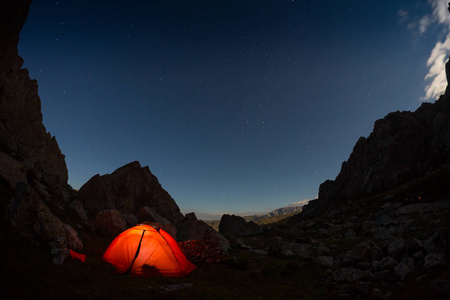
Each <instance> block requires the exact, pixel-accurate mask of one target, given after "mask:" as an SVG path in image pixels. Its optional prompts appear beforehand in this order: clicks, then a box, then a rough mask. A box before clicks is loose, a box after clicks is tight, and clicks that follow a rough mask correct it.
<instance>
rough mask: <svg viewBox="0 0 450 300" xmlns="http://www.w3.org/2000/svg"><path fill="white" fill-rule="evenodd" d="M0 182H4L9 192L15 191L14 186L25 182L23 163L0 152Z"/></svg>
mask: <svg viewBox="0 0 450 300" xmlns="http://www.w3.org/2000/svg"><path fill="white" fill-rule="evenodd" d="M0 181H4V182H6V184H7V185H8V187H9V189H10V190H11V191H15V190H16V184H18V183H20V182H27V177H26V170H25V166H24V165H23V163H21V162H19V161H17V160H15V159H14V158H12V157H11V156H9V155H7V154H6V153H3V152H1V151H0Z"/></svg>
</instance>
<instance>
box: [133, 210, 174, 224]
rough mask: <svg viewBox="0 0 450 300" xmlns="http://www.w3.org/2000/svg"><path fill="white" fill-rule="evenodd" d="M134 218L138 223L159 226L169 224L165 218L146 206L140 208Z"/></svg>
mask: <svg viewBox="0 0 450 300" xmlns="http://www.w3.org/2000/svg"><path fill="white" fill-rule="evenodd" d="M136 217H137V219H138V222H158V223H161V224H168V223H170V222H169V221H168V220H167V219H166V218H163V217H161V216H160V215H158V214H157V213H156V212H155V211H154V210H153V209H151V208H150V207H148V206H144V207H141V208H140V209H139V211H138V212H137V214H136Z"/></svg>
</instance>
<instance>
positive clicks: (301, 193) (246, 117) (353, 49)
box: [19, 0, 450, 218]
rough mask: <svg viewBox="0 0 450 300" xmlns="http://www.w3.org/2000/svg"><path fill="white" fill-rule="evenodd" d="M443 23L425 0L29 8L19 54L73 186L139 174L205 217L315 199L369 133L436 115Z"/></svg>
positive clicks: (433, 1)
mask: <svg viewBox="0 0 450 300" xmlns="http://www.w3.org/2000/svg"><path fill="white" fill-rule="evenodd" d="M449 17H450V16H449V13H448V11H447V1H437V0H429V1H426V0H422V1H414V0H407V1H402V0H399V1H392V0H379V1H365V0H344V1H328V0H322V1H310V0H295V1H294V0H258V1H256V0H254V1H250V0H247V1H235V0H226V1H224V0H214V1H198V0H192V1H176V0H152V1H137V0H127V1H119V0H115V1H99V0H92V1H81V0H80V1H75V0H72V1H63V0H53V1H44V0H33V2H32V5H31V9H30V13H29V16H28V19H27V21H26V23H25V25H24V28H23V30H22V32H21V36H20V43H19V54H20V55H21V56H22V57H23V58H24V60H25V64H24V68H28V69H29V71H30V77H31V78H32V79H37V80H38V84H39V95H40V98H41V102H42V113H43V118H44V120H43V121H44V125H45V127H46V129H47V131H49V132H51V134H52V135H54V136H56V139H57V141H58V143H59V146H60V148H61V150H62V152H63V153H64V154H65V156H66V162H67V166H68V170H69V184H71V185H72V187H74V188H75V189H78V188H80V187H81V186H82V185H83V184H84V183H85V182H86V181H87V180H89V178H91V177H92V176H93V175H95V174H97V173H99V174H106V173H111V172H113V171H114V170H115V169H117V168H118V167H121V166H123V165H125V164H127V163H129V162H132V161H135V160H138V161H140V163H141V165H142V166H149V168H150V170H151V171H152V173H153V174H154V175H155V176H156V177H157V178H158V179H159V181H160V183H161V185H162V186H163V188H164V189H166V190H167V191H168V192H169V193H170V194H171V196H172V197H173V198H174V199H175V201H176V202H177V204H178V205H179V206H180V208H181V210H182V212H184V213H187V212H191V211H194V212H196V213H197V216H199V217H203V218H217V216H219V217H220V214H222V213H238V214H244V213H254V212H262V211H266V210H270V209H275V208H278V207H282V206H285V205H287V204H290V203H292V202H296V201H300V200H304V199H313V198H316V197H317V194H318V188H319V185H320V184H321V183H322V182H324V181H325V180H327V179H334V178H335V177H336V176H337V174H338V173H339V171H340V167H341V164H342V162H343V161H345V160H347V159H348V157H349V155H350V153H351V151H352V149H353V146H354V144H355V142H356V141H357V140H358V138H359V137H360V136H366V137H367V136H368V135H369V134H370V132H371V131H372V129H373V124H374V122H375V120H377V119H379V118H382V117H384V116H385V115H386V114H388V113H389V112H391V111H397V110H400V111H403V110H415V109H417V108H418V107H419V106H420V104H421V103H422V102H423V101H434V100H435V99H436V98H437V97H438V96H439V95H440V94H441V93H442V92H443V90H444V89H445V85H446V83H445V75H443V74H444V73H443V64H444V61H445V60H446V57H448V53H449V52H450V37H449V35H448V32H449V24H450V22H449ZM443 76H444V77H443ZM216 214H217V215H216Z"/></svg>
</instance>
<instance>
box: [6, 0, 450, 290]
mask: <svg viewBox="0 0 450 300" xmlns="http://www.w3.org/2000/svg"><path fill="white" fill-rule="evenodd" d="M29 5H30V1H29V0H18V1H3V2H1V3H0V204H1V210H2V211H3V213H2V214H0V221H1V227H0V238H1V243H0V244H1V246H0V254H1V257H2V261H1V265H2V273H3V274H4V275H6V276H3V277H6V278H4V280H3V281H2V283H1V288H2V293H3V295H4V296H5V297H6V298H8V299H27V298H43V299H62V298H64V299H72V298H73V299H75V298H77V299H79V298H84V299H105V298H108V299H124V298H125V299H127V298H128V299H130V298H132V299H141V298H142V299H143V298H145V299H148V298H149V297H151V298H152V299H167V298H178V299H194V298H195V299H211V298H222V299H230V298H238V299H283V298H285V299H341V298H344V299H345V298H347V299H351V298H357V297H359V298H368V299H379V298H387V299H390V298H396V299H448V298H450V271H449V268H448V266H449V243H450V229H449V228H450V188H449V187H450V184H449V183H450V92H448V91H447V92H446V94H445V95H443V96H442V97H441V98H440V99H439V100H438V101H436V103H433V104H431V103H424V104H423V105H422V106H421V107H420V108H419V109H418V110H417V111H415V112H395V113H392V114H389V115H388V116H386V117H385V118H384V119H382V120H379V121H377V122H376V123H375V127H374V131H373V133H372V134H371V135H370V136H369V137H368V138H361V139H360V140H359V141H358V143H357V144H356V145H355V148H354V150H353V153H352V154H351V155H350V157H349V159H348V161H347V162H344V163H343V165H342V170H341V172H340V173H339V175H338V176H337V177H336V179H335V180H333V181H327V182H325V183H323V184H322V185H321V187H320V189H319V198H318V199H317V200H315V201H312V202H310V204H308V205H307V206H306V207H304V210H303V212H302V213H300V214H298V215H296V216H294V217H292V218H290V219H289V220H285V221H284V222H279V223H276V224H271V225H264V226H261V227H260V226H257V225H256V224H254V223H249V222H245V220H243V219H242V218H234V217H232V216H224V218H223V224H221V225H222V226H221V227H222V229H221V232H222V233H224V234H225V235H226V236H227V238H224V236H222V235H221V234H219V233H217V232H216V231H214V230H213V229H212V228H211V227H210V226H208V225H207V224H206V223H204V222H202V221H200V220H197V218H196V216H195V214H193V213H191V214H187V215H186V216H183V215H182V214H181V212H180V210H179V208H178V206H177V204H176V202H175V201H174V199H172V198H171V196H170V195H169V193H168V192H167V191H165V190H164V189H163V188H162V187H161V185H160V184H159V182H158V180H157V178H156V177H155V176H154V175H153V174H152V173H151V171H150V170H149V168H148V167H142V166H141V165H140V164H139V163H138V162H132V163H130V164H127V165H125V166H123V167H120V168H119V169H117V170H116V171H115V172H113V173H111V174H104V175H96V176H94V177H93V178H91V179H90V180H89V181H88V182H87V183H86V184H85V185H84V186H83V187H82V188H81V189H80V191H78V192H77V191H75V190H73V189H72V188H71V187H70V186H69V185H68V184H67V167H66V164H65V160H64V155H63V154H62V153H61V151H60V149H59V147H58V144H57V142H56V139H55V137H52V136H51V134H50V133H47V132H46V129H45V127H44V126H43V124H42V114H41V110H40V99H39V96H38V93H37V82H36V81H34V80H31V79H30V78H29V76H28V71H27V70H25V69H21V67H22V64H23V61H22V59H21V58H20V57H19V55H18V52H17V44H18V38H19V34H20V30H21V27H22V26H23V24H24V22H25V20H26V17H27V14H28V9H29ZM447 66H448V65H447ZM144 221H146V222H151V223H152V224H154V225H155V226H159V227H161V228H163V229H165V230H166V231H167V232H170V233H171V234H172V235H173V236H174V237H177V239H178V241H179V242H180V245H181V247H182V249H183V250H184V251H185V253H186V255H187V256H188V257H189V258H190V259H191V260H193V261H195V263H197V264H198V266H199V268H198V269H197V270H196V271H194V272H193V273H191V274H190V275H189V276H188V277H186V278H167V277H165V278H164V277H153V278H130V277H127V276H121V275H118V274H115V273H114V272H113V270H112V268H111V267H110V266H109V265H107V264H105V263H104V262H102V261H101V260H100V259H99V257H101V255H102V254H103V252H104V251H105V250H106V248H107V246H108V245H109V243H110V242H111V241H112V238H114V237H115V236H116V235H117V234H118V233H120V232H121V231H123V230H125V229H126V228H129V227H130V226H133V225H134V224H136V223H138V222H144ZM230 243H231V247H232V248H231V249H230ZM69 249H74V250H76V251H78V252H81V253H84V254H87V260H86V263H81V262H79V261H77V260H71V259H68V251H69Z"/></svg>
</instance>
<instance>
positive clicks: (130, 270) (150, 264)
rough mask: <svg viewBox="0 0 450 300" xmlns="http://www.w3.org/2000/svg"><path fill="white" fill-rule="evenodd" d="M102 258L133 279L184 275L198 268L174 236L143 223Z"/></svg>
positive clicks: (111, 246)
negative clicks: (188, 258) (187, 256)
mask: <svg viewBox="0 0 450 300" xmlns="http://www.w3.org/2000/svg"><path fill="white" fill-rule="evenodd" d="M102 259H103V260H105V261H106V262H108V263H110V264H112V265H113V266H114V267H116V268H117V271H118V272H119V273H127V274H130V275H131V276H156V275H163V276H183V275H186V274H188V273H189V272H191V271H193V270H194V269H195V268H197V267H196V266H195V265H194V264H192V263H191V262H190V261H188V260H187V259H186V256H184V254H183V252H182V251H181V249H180V247H179V246H178V243H177V242H176V241H175V239H174V238H173V237H172V236H171V235H170V234H168V233H167V232H165V231H164V230H162V229H160V228H158V229H155V228H154V227H152V226H150V225H142V224H141V225H137V226H135V227H132V228H130V229H128V230H125V231H124V232H122V233H121V234H119V235H118V236H117V237H116V238H115V239H114V241H112V243H111V244H110V245H109V247H108V249H106V252H105V254H103V257H102Z"/></svg>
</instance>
